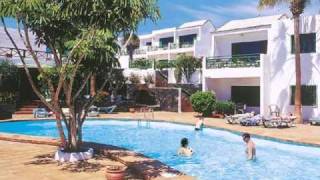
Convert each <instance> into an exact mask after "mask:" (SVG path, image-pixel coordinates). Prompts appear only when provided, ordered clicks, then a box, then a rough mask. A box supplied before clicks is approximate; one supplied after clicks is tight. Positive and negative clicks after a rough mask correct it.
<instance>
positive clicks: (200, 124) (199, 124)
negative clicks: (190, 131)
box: [194, 117, 204, 131]
mask: <svg viewBox="0 0 320 180" xmlns="http://www.w3.org/2000/svg"><path fill="white" fill-rule="evenodd" d="M203 127H204V120H203V117H199V119H198V120H197V122H196V127H195V128H194V130H196V131H200V130H202V129H203Z"/></svg>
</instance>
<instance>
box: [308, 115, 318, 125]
mask: <svg viewBox="0 0 320 180" xmlns="http://www.w3.org/2000/svg"><path fill="white" fill-rule="evenodd" d="M309 121H310V124H311V125H320V118H319V117H316V118H311V119H310V120H309Z"/></svg>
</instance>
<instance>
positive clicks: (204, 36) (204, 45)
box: [195, 21, 215, 57]
mask: <svg viewBox="0 0 320 180" xmlns="http://www.w3.org/2000/svg"><path fill="white" fill-rule="evenodd" d="M213 31H215V28H214V27H213V25H212V23H211V22H210V21H207V23H205V24H204V25H203V26H202V28H201V31H200V37H199V39H198V41H196V42H195V56H196V57H208V56H210V54H211V46H212V41H211V38H210V37H211V36H212V32H213Z"/></svg>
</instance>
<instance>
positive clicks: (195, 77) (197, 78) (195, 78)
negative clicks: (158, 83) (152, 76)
mask: <svg viewBox="0 0 320 180" xmlns="http://www.w3.org/2000/svg"><path fill="white" fill-rule="evenodd" d="M168 82H169V83H170V84H175V83H177V80H176V77H175V73H174V69H169V70H168ZM181 83H182V84H188V83H189V84H201V83H202V78H201V72H200V71H199V70H197V71H196V72H194V73H193V74H192V76H191V78H190V82H188V81H187V79H186V77H182V80H181Z"/></svg>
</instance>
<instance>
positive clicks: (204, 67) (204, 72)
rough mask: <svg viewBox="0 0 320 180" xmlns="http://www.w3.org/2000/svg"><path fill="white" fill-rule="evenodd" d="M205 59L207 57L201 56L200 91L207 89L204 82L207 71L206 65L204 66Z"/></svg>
mask: <svg viewBox="0 0 320 180" xmlns="http://www.w3.org/2000/svg"><path fill="white" fill-rule="evenodd" d="M206 60H207V57H203V58H202V73H201V74H202V77H201V79H202V80H201V81H202V91H206V90H207V82H206V72H207V67H206Z"/></svg>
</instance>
